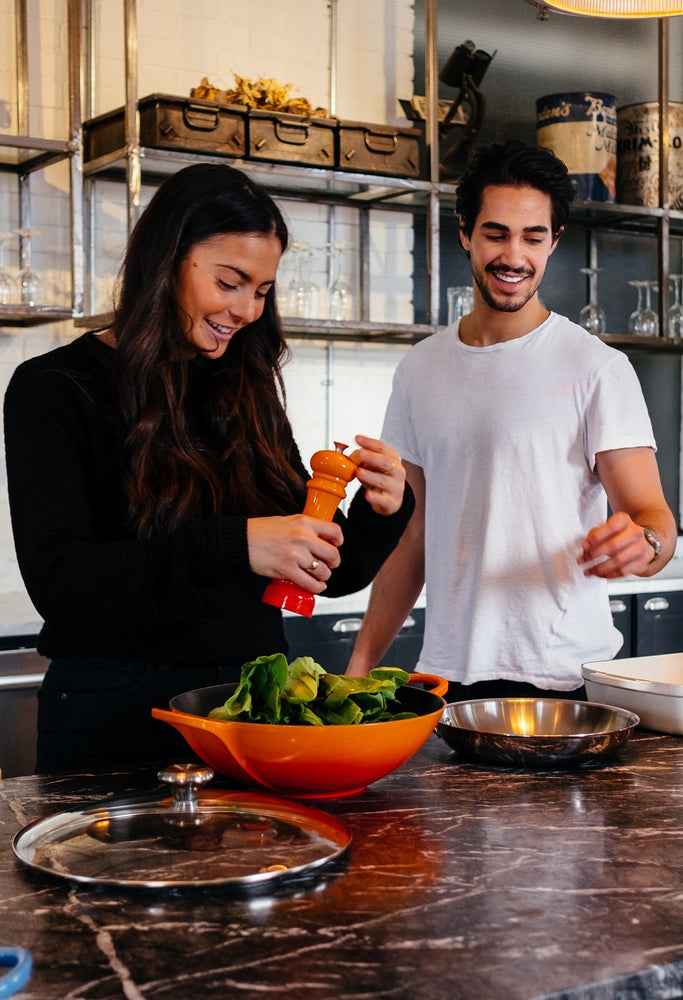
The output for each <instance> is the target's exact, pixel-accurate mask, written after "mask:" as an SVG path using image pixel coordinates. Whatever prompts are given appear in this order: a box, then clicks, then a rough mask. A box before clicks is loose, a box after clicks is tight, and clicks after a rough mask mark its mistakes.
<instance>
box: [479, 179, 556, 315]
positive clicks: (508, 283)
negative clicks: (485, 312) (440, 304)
mask: <svg viewBox="0 0 683 1000" xmlns="http://www.w3.org/2000/svg"><path fill="white" fill-rule="evenodd" d="M551 213H552V204H551V200H550V195H548V194H545V193H544V192H543V191H539V190H537V189H536V188H533V187H526V186H512V185H500V186H499V185H491V186H489V187H486V188H484V191H483V195H482V202H481V210H480V212H479V215H478V216H477V218H476V221H475V224H474V228H473V230H472V234H471V236H467V235H466V234H465V232H464V231H463V230H462V229H461V231H460V240H461V242H462V245H463V247H464V248H465V250H467V251H468V252H469V255H470V265H471V268H472V277H473V278H474V282H475V284H476V286H477V289H478V291H479V293H480V295H481V298H482V299H483V301H484V303H485V304H486V305H487V306H488V307H489V308H490V309H492V310H495V311H496V312H507V313H514V312H520V311H521V310H523V309H524V308H525V306H527V304H528V305H529V309H535V308H536V306H537V303H538V300H537V292H538V288H539V285H540V284H541V281H542V279H543V275H544V274H545V269H546V266H547V263H548V259H549V257H550V255H551V253H552V252H553V250H554V249H555V247H556V245H557V239H556V238H553V233H552V223H551ZM558 236H559V234H558Z"/></svg>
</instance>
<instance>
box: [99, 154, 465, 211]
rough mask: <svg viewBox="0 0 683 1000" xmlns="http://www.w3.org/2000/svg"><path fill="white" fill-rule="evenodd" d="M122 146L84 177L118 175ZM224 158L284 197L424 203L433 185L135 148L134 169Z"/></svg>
mask: <svg viewBox="0 0 683 1000" xmlns="http://www.w3.org/2000/svg"><path fill="white" fill-rule="evenodd" d="M127 159H128V156H127V153H126V149H124V148H122V149H117V150H113V151H112V152H111V153H107V154H106V155H104V156H99V157H97V158H96V159H93V160H89V161H88V162H87V163H84V165H83V174H84V176H86V177H97V176H100V177H102V178H104V179H106V180H122V179H123V178H124V177H125V173H126V164H127ZM198 160H201V161H202V162H204V163H229V164H230V165H231V166H234V167H237V168H238V169H239V170H243V171H244V172H245V173H246V174H248V175H249V176H251V177H253V178H254V179H255V180H257V181H259V182H260V183H262V184H263V185H264V186H265V187H267V188H268V190H269V191H270V192H271V193H274V194H280V195H282V196H284V197H288V196H291V197H300V198H304V197H307V196H313V197H315V198H316V199H317V200H318V201H325V200H326V199H328V198H329V199H331V200H340V199H341V200H344V201H347V202H348V201H350V202H356V203H357V202H361V203H362V202H370V203H373V204H374V203H377V202H382V203H385V204H396V203H398V204H400V203H404V204H405V205H406V206H407V207H413V206H415V205H421V204H426V202H427V199H428V196H429V193H430V192H431V191H432V190H433V188H434V185H432V184H430V182H429V181H426V180H421V179H419V178H408V177H394V176H389V175H386V176H385V175H383V174H364V173H359V174H354V173H347V172H346V171H340V170H328V169H325V168H321V167H310V166H305V165H302V166H299V165H297V164H288V163H271V162H265V161H259V160H250V159H247V158H234V157H226V156H212V155H211V154H209V153H205V152H201V153H198V152H195V153H192V152H184V151H182V150H166V149H156V148H150V147H147V146H142V147H140V169H141V173H142V179H143V183H148V184H154V183H161V182H162V181H163V180H165V179H166V178H167V177H168V176H169V175H170V174H172V173H175V171H176V170H178V169H180V167H182V166H183V165H186V164H189V163H196V162H197V161H198ZM436 188H437V189H443V191H444V193H446V192H450V193H451V194H452V193H453V192H454V191H455V188H454V187H452V186H449V185H436Z"/></svg>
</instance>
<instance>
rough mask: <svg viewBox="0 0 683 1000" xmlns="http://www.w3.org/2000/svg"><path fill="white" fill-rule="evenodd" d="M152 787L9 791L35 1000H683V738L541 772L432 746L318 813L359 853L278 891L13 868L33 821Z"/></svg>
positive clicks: (1, 857)
mask: <svg viewBox="0 0 683 1000" xmlns="http://www.w3.org/2000/svg"><path fill="white" fill-rule="evenodd" d="M157 784H158V783H157V781H156V778H155V773H154V772H153V771H152V772H148V771H139V772H135V773H132V774H131V773H128V774H112V775H105V776H103V775H99V776H93V775H78V776H69V777H62V778H54V779H45V778H38V777H26V778H12V779H8V780H5V781H2V782H0V947H2V946H8V945H20V946H22V947H24V948H27V949H29V951H30V952H31V953H32V955H33V960H34V971H33V975H32V978H31V980H30V982H29V984H28V986H27V988H26V989H25V990H24V991H23V992H22V993H21V994H19V996H20V997H21V998H23V1000H67V998H68V1000H110V998H116V1000H119V998H123V1000H142V998H144V1000H171V998H172V1000H194V998H199V997H201V998H202V1000H214V998H221V1000H225V998H233V997H234V998H240V1000H256V998H258V1000H264V998H270V1000H275V998H277V1000H328V998H345V1000H346V998H348V1000H352V998H353V1000H361V998H362V1000H365V998H404V1000H461V998H462V1000H532V998H533V1000H537V998H541V997H543V998H550V997H552V998H553V1000H559V998H562V1000H607V998H610V1000H612V998H615V1000H625V998H628V1000H636V998H647V1000H664V998H669V1000H670V998H676V997H681V996H683V885H682V874H683V739H681V738H677V737H669V736H663V735H659V734H654V733H647V732H636V734H635V735H634V736H633V737H632V739H631V740H630V741H629V743H628V744H627V745H626V747H624V748H623V749H622V750H621V751H620V753H619V756H618V757H617V758H616V759H615V760H614V762H612V763H610V764H609V765H605V766H602V767H599V768H597V767H596V768H592V769H591V768H589V769H584V770H581V771H568V772H561V771H551V772H535V773H534V772H522V771H514V770H494V769H485V768H479V767H474V766H471V765H466V764H462V763H460V762H459V761H458V759H457V758H456V757H455V755H454V754H453V753H452V752H451V751H450V750H449V749H448V748H447V747H446V745H445V744H443V743H442V742H441V741H440V740H439V739H438V738H437V737H436V736H432V737H430V738H429V740H428V741H427V743H426V744H425V746H424V747H423V748H422V750H420V751H419V752H418V754H416V756H415V757H414V758H413V759H412V760H411V761H409V762H408V763H407V764H406V765H404V766H403V767H402V768H401V769H399V770H398V771H397V772H395V773H394V774H393V775H390V776H388V777H387V778H385V779H383V780H382V781H379V782H377V783H375V784H374V785H373V786H371V787H370V789H368V791H367V792H366V793H365V794H364V795H362V796H359V797H356V798H352V799H346V800H345V799H335V800H329V801H326V802H324V803H317V805H318V807H319V808H324V809H325V811H327V812H329V813H333V814H334V815H337V816H340V817H342V818H343V819H344V820H345V821H346V822H347V823H348V824H349V825H350V826H351V828H352V830H353V835H354V840H353V844H352V847H351V851H350V856H349V858H348V859H347V861H346V862H345V863H344V864H343V865H341V866H340V867H339V870H338V871H335V870H334V869H332V870H330V871H329V872H326V871H325V870H322V871H320V872H319V873H318V874H317V875H316V877H315V878H311V879H308V880H302V881H301V882H296V883H292V884H290V885H288V886H287V887H284V888H281V889H280V890H279V891H278V892H276V893H273V894H267V895H263V894H259V895H253V896H246V897H244V896H243V897H242V898H239V897H237V896H236V895H235V894H234V893H231V892H229V891H226V890H216V889H211V890H209V889H201V890H194V891H184V892H179V891H175V892H172V891H168V890H165V891H156V892H155V891H151V890H148V891H146V892H137V893H136V892H132V891H128V892H126V891H123V890H114V891H112V890H109V889H106V890H105V889H101V888H99V889H97V888H90V887H85V886H77V885H72V884H70V883H67V882H63V881H61V880H59V879H53V878H51V877H50V876H46V875H41V874H39V873H36V872H34V871H32V870H31V869H28V868H26V867H25V866H23V865H21V864H20V863H19V862H18V861H17V860H16V859H15V857H14V855H13V853H12V850H11V841H12V838H13V836H14V835H15V834H16V833H17V832H18V831H19V830H20V829H21V828H22V826H24V825H25V824H26V823H28V822H30V821H32V820H34V819H38V818H40V817H42V816H45V815H48V814H49V813H54V812H58V811H60V810H63V809H66V808H73V807H75V806H76V805H79V804H83V803H84V802H86V801H88V800H90V801H94V800H98V799H101V798H102V797H107V796H109V795H115V794H121V793H124V792H137V791H142V790H145V789H148V788H149V789H153V788H156V787H157Z"/></svg>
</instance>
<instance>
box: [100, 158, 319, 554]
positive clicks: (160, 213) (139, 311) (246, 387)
mask: <svg viewBox="0 0 683 1000" xmlns="http://www.w3.org/2000/svg"><path fill="white" fill-rule="evenodd" d="M225 233H264V234H268V235H271V234H272V235H275V236H276V237H277V238H278V240H279V241H280V244H281V246H282V249H283V252H284V250H285V249H286V247H287V228H286V225H285V223H284V220H283V218H282V215H281V213H280V211H279V209H278V208H277V206H276V204H275V202H274V201H273V200H272V198H271V197H270V195H269V194H268V193H267V192H266V191H264V190H263V189H262V188H260V187H259V186H258V185H256V184H254V183H253V182H252V181H251V180H250V179H249V178H248V177H247V176H246V175H245V174H243V173H242V172H241V171H239V170H235V169H233V168H232V167H229V166H228V165H227V164H226V165H223V164H194V165H192V166H189V167H185V168H184V169H183V170H180V171H178V172H177V173H176V174H174V175H173V176H172V177H170V178H169V179H168V180H167V181H166V182H165V183H164V184H163V185H162V186H161V187H160V188H159V189H158V191H157V192H156V194H155V195H154V197H153V198H152V200H151V201H150V203H149V205H148V207H147V208H146V209H145V211H144V212H143V214H142V215H141V216H140V219H139V221H138V223H137V225H136V227H135V229H134V231H133V233H132V235H131V239H130V243H129V246H128V251H127V254H126V259H125V261H124V264H123V268H122V271H121V275H120V281H119V291H118V295H117V302H116V306H115V314H114V316H115V318H114V324H113V331H114V334H115V337H116V345H117V351H116V355H117V396H118V409H119V411H120V413H119V416H120V419H121V421H122V434H123V440H124V447H123V461H124V477H125V482H126V492H127V496H128V504H129V514H130V521H131V524H132V525H133V526H134V528H135V530H136V533H137V534H138V536H139V537H142V538H150V537H155V536H157V535H159V534H163V533H167V532H169V531H173V530H174V528H176V527H177V526H178V525H179V524H180V523H181V522H182V521H184V520H186V519H188V518H193V517H202V516H206V515H211V514H219V515H231V514H242V515H249V516H258V515H270V514H288V513H294V512H296V511H298V510H300V509H301V506H302V503H303V497H304V493H305V491H304V485H303V482H302V479H301V476H300V474H299V473H298V472H297V471H296V470H295V469H294V468H293V467H292V464H291V462H292V461H293V460H294V455H295V454H296V449H295V446H294V441H293V437H292V430H291V426H290V424H289V421H288V419H287V416H286V414H285V409H284V400H285V395H284V385H283V380H282V371H281V365H282V362H283V360H284V359H285V358H286V356H287V353H288V351H287V345H286V342H285V340H284V337H283V334H282V330H281V326H280V321H279V317H278V313H277V306H276V302H275V290H274V288H271V289H270V290H269V292H268V294H267V296H266V299H265V307H264V310H263V314H262V316H261V317H260V318H259V319H258V320H257V321H256V322H254V323H251V324H249V326H246V327H244V328H243V329H241V330H240V331H239V332H238V333H236V334H235V335H234V337H233V339H232V340H231V342H230V344H229V346H228V349H227V350H226V352H225V354H224V355H223V357H222V358H219V359H214V360H211V359H208V358H201V357H199V358H197V357H193V354H195V353H196V351H195V350H194V349H193V347H192V345H191V344H190V342H189V341H188V338H187V335H186V328H185V325H184V315H183V313H182V310H181V309H180V306H179V303H178V299H177V295H176V282H177V275H178V269H179V265H180V263H181V261H182V260H183V259H184V258H185V257H186V256H187V255H188V254H189V253H190V251H191V250H192V248H193V247H194V246H196V245H197V244H198V243H201V242H203V241H204V240H208V239H210V238H211V237H213V236H216V235H218V234H225Z"/></svg>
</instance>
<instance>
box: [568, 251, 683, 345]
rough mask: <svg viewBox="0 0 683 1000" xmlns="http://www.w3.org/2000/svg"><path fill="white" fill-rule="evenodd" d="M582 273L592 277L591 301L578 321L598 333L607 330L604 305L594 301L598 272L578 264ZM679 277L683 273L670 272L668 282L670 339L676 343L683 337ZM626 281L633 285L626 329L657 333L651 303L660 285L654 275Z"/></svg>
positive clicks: (643, 332)
mask: <svg viewBox="0 0 683 1000" xmlns="http://www.w3.org/2000/svg"><path fill="white" fill-rule="evenodd" d="M579 270H580V271H581V273H582V274H586V275H589V276H590V277H591V278H592V279H593V280H592V281H591V295H590V296H589V298H590V301H589V302H588V303H587V305H585V306H584V307H583V309H581V311H580V313H579V325H580V326H582V327H583V328H584V329H585V330H588V332H589V333H593V334H596V335H599V334H601V333H606V332H607V317H606V315H605V311H604V309H602V308H601V307H600V306H599V305H598V301H597V298H598V296H597V275H598V273H599V270H600V269H599V268H594V267H582V268H579ZM681 281H683V275H681V274H670V275H669V284H670V285H671V287H672V289H673V302H672V303H671V305H670V306H669V309H668V324H669V339H670V340H671V341H673V343H675V344H679V343H681V340H682V338H683V305H682V304H681ZM629 285H631V286H632V287H633V288H635V289H636V293H637V304H636V308H635V309H634V310H633V312H632V313H631V314H630V316H629V318H628V325H627V329H628V332H629V333H633V334H639V335H640V336H643V337H658V336H659V314H658V312H657V310H656V309H653V307H652V294H653V292H658V291H659V285H658V283H657V281H656V280H653V279H635V278H634V279H633V280H631V281H629Z"/></svg>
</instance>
